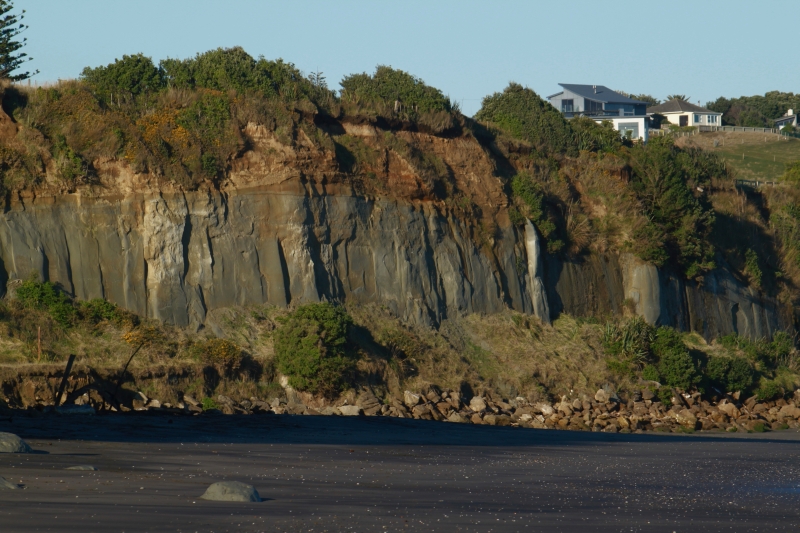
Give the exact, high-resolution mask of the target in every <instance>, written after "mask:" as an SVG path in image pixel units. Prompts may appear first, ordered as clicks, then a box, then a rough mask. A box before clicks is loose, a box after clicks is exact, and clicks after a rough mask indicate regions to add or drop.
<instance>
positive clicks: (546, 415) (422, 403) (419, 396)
mask: <svg viewBox="0 0 800 533" xmlns="http://www.w3.org/2000/svg"><path fill="white" fill-rule="evenodd" d="M285 392H286V394H285V395H284V396H282V397H273V398H270V399H259V398H255V397H252V398H250V399H243V400H234V399H232V398H230V397H228V396H224V395H218V396H216V397H214V398H206V399H204V400H203V401H199V400H197V399H195V398H194V397H192V396H191V395H190V394H183V395H182V401H180V402H178V403H177V404H175V405H172V404H170V403H166V402H161V401H159V400H156V399H151V398H147V397H146V396H145V395H144V394H142V393H137V399H135V400H134V401H133V403H132V405H131V406H130V408H123V410H124V411H131V410H133V411H158V412H162V413H164V414H176V415H179V414H185V415H198V414H214V413H216V414H226V415H234V414H241V415H254V414H272V415H283V414H290V415H338V416H391V417H397V418H412V419H418V420H436V421H446V422H454V423H466V424H482V425H491V426H512V427H523V428H539V429H569V430H580V431H602V432H607V433H631V432H644V431H664V432H691V431H695V430H706V431H708V430H718V431H756V432H760V431H768V430H778V429H788V428H797V427H800V390H798V391H796V392H795V393H794V395H793V396H792V397H790V398H788V399H787V398H780V399H777V400H771V401H761V400H759V399H758V398H757V397H756V396H752V397H749V398H742V397H741V394H740V393H729V394H724V395H721V396H719V397H717V398H715V399H713V400H708V399H705V398H703V397H702V396H701V395H700V394H699V393H697V392H695V393H692V394H689V393H685V392H681V391H676V390H673V391H672V395H671V398H670V400H669V402H665V401H661V400H660V399H659V396H656V395H655V393H654V392H653V391H652V390H650V389H643V390H641V391H636V392H634V393H632V394H630V395H629V397H627V398H620V397H619V396H618V395H617V394H616V393H614V392H611V391H606V390H604V389H600V390H598V391H597V392H596V394H595V395H594V397H588V396H587V395H579V396H577V397H567V396H563V397H562V398H561V399H560V400H559V401H556V402H547V401H529V400H528V399H527V398H523V397H516V398H511V399H507V398H500V397H498V396H493V395H491V394H488V393H487V394H484V395H478V396H473V397H470V398H467V397H465V396H463V395H462V394H461V393H460V392H458V391H453V390H440V389H438V388H435V387H430V388H429V389H428V390H426V391H421V392H413V391H408V390H406V391H404V392H403V395H402V396H399V395H388V396H386V397H384V398H382V399H381V398H378V397H377V396H376V395H375V394H374V393H373V392H372V391H371V390H369V389H364V390H362V391H361V392H360V393H359V394H358V395H351V397H352V398H355V401H354V402H349V401H348V400H343V401H342V402H340V403H335V402H334V403H332V404H329V403H326V402H322V401H319V400H318V399H316V400H315V401H314V402H313V403H314V405H308V404H307V403H304V402H303V400H302V397H301V395H300V394H298V393H296V392H295V391H293V390H292V389H291V388H287V390H286V391H285ZM660 396H661V398H662V399H663V398H665V396H666V395H660ZM309 403H312V402H309ZM38 407H39V408H40V410H41V409H51V408H49V407H46V406H38ZM57 412H59V411H57Z"/></svg>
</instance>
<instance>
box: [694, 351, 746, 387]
mask: <svg viewBox="0 0 800 533" xmlns="http://www.w3.org/2000/svg"><path fill="white" fill-rule="evenodd" d="M705 373H706V376H707V377H708V379H709V380H711V382H712V383H713V384H714V385H716V386H717V387H719V388H721V389H723V392H734V391H747V390H749V389H750V387H751V386H752V385H753V380H754V379H755V370H754V369H753V367H752V365H751V364H750V363H749V362H748V361H747V360H746V359H744V358H742V357H712V358H710V359H709V360H708V364H707V365H706V369H705Z"/></svg>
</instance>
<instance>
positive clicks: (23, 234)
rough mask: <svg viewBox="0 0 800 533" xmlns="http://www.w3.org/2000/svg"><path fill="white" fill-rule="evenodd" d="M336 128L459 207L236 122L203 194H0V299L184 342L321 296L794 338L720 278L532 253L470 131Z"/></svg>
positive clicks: (406, 178) (413, 319)
mask: <svg viewBox="0 0 800 533" xmlns="http://www.w3.org/2000/svg"><path fill="white" fill-rule="evenodd" d="M329 127H330V126H329ZM333 127H335V128H339V129H341V130H342V131H341V132H340V133H342V134H345V135H347V136H348V137H349V138H352V139H357V140H358V141H359V142H361V143H364V145H365V146H372V145H373V144H374V140H375V139H381V138H385V137H386V136H391V137H392V138H394V139H398V140H399V141H402V142H403V143H404V146H410V147H412V148H414V149H416V150H418V151H420V152H423V153H430V154H434V155H435V156H436V157H437V158H438V160H440V161H441V162H442V164H443V165H444V169H445V170H444V173H445V175H446V179H447V186H448V187H451V188H452V190H453V191H457V192H458V193H459V194H460V196H458V197H459V198H464V199H467V200H468V201H469V203H470V204H471V206H470V208H469V209H466V210H465V209H464V208H463V207H462V206H460V204H458V203H453V202H446V201H443V200H441V199H440V198H438V197H437V195H436V194H435V189H436V187H439V186H441V183H437V181H436V180H435V179H432V178H431V177H430V175H429V174H430V173H428V174H426V172H425V171H424V169H421V168H420V165H419V164H418V163H415V161H414V160H413V159H412V158H411V157H409V156H408V154H407V153H405V152H403V151H402V150H399V149H382V150H378V149H377V148H376V149H375V153H376V154H377V156H376V157H375V158H374V161H373V162H372V163H371V165H372V166H371V167H370V168H372V169H373V170H375V172H373V173H371V174H369V175H370V176H372V179H373V181H374V182H375V183H370V182H367V183H355V182H352V181H348V180H346V179H343V178H342V174H341V172H340V171H339V169H338V166H337V154H336V153H335V151H334V150H331V149H330V148H326V147H324V146H319V145H318V144H315V143H314V142H312V140H311V139H309V138H308V136H306V135H305V134H304V133H303V131H302V130H299V132H298V134H297V138H296V139H295V142H292V143H289V144H286V143H284V142H281V141H280V140H279V139H278V137H276V135H275V134H274V133H273V132H271V131H268V130H267V129H266V128H264V127H262V126H259V125H255V124H250V125H248V126H247V128H245V130H244V132H243V135H244V136H245V137H246V141H247V142H246V143H245V145H246V146H247V148H246V149H245V150H243V151H242V153H240V154H238V155H237V156H236V158H235V159H234V160H232V161H231V163H230V172H229V173H228V177H227V178H226V179H225V180H224V181H223V182H221V183H218V184H212V183H203V184H201V185H200V186H199V187H197V188H192V189H183V188H181V187H179V186H177V185H175V184H173V183H170V182H167V181H165V180H162V179H159V178H158V177H157V176H153V175H150V174H146V173H136V172H134V171H133V170H132V169H131V167H130V166H129V165H128V164H127V163H126V162H125V161H122V160H116V159H103V160H97V161H95V162H94V163H93V165H94V168H95V169H96V172H97V179H96V180H95V181H94V182H92V183H88V184H84V185H79V186H76V187H73V188H71V189H69V190H64V189H63V188H60V187H59V186H58V184H57V183H55V181H53V180H50V181H49V183H47V184H45V185H42V186H39V187H36V188H29V189H23V190H20V191H16V192H14V193H11V194H10V195H9V197H8V199H7V202H6V207H5V210H4V212H3V214H2V224H0V258H1V259H2V264H0V277H2V279H1V280H0V281H2V286H6V285H7V284H10V285H11V286H13V283H14V280H18V279H21V278H25V277H27V276H28V275H30V274H31V273H36V274H38V275H39V276H41V277H42V278H43V279H46V280H51V281H53V282H57V283H59V284H61V285H62V286H63V287H64V289H65V290H67V291H68V292H70V293H72V294H74V295H75V296H76V297H78V298H81V299H90V298H106V299H108V300H110V301H112V302H114V303H117V304H119V305H121V306H123V307H125V308H127V309H129V310H131V311H133V312H136V313H138V314H140V315H143V316H147V317H151V318H156V319H159V320H164V321H167V322H170V323H174V324H176V325H180V326H189V327H191V328H199V327H201V326H202V325H203V324H204V323H205V322H206V316H207V314H208V312H209V311H211V310H214V309H218V308H224V307H230V306H247V305H251V304H272V305H276V306H287V305H291V304H299V303H304V302H313V301H319V300H323V299H326V300H337V301H342V302H345V303H347V302H358V303H370V302H372V303H379V304H381V305H384V306H386V307H388V308H389V309H390V310H391V311H392V312H393V313H395V314H396V315H397V316H399V317H401V318H402V319H403V320H405V321H407V322H409V323H416V324H428V325H436V324H438V323H439V322H441V321H442V320H444V319H446V318H447V317H453V316H458V315H462V314H466V313H483V314H488V313H496V312H499V311H501V310H502V309H504V308H506V307H508V308H512V309H515V310H517V311H520V312H524V313H529V314H537V315H538V316H540V318H542V319H543V320H544V321H548V320H550V319H554V318H557V317H558V315H559V314H560V313H564V312H566V313H570V314H573V315H577V316H590V315H592V316H599V315H602V314H613V315H618V314H621V313H623V312H624V311H625V310H626V309H627V310H629V311H631V312H635V313H636V314H639V315H641V316H643V317H645V318H646V319H647V320H648V321H649V322H651V323H658V324H667V325H672V326H675V327H678V328H681V329H684V330H693V331H697V332H698V333H700V334H702V335H703V336H705V337H706V338H714V337H717V336H719V335H723V334H726V333H731V332H738V333H741V334H744V335H747V336H750V337H753V338H758V337H770V336H771V335H772V333H773V332H774V331H776V330H777V329H779V328H790V327H791V322H790V318H788V317H789V315H790V313H788V312H787V311H786V310H785V309H784V310H782V308H781V306H780V305H779V304H778V302H777V301H775V300H774V299H771V298H769V297H766V296H764V295H763V294H760V293H758V292H757V291H755V290H754V289H752V288H751V287H748V286H747V285H745V284H744V283H742V282H741V281H738V280H737V278H736V277H735V276H734V275H733V274H732V273H731V272H730V271H729V270H728V269H726V268H725V267H724V266H723V267H722V268H718V269H717V270H715V271H713V272H712V273H711V274H710V275H707V276H705V277H704V280H703V282H702V283H698V282H689V281H685V280H683V279H682V278H681V277H680V276H677V275H675V274H673V273H671V272H670V271H669V270H668V269H657V268H656V267H654V266H652V265H648V264H646V263H643V262H642V261H640V260H638V259H636V258H634V257H633V256H631V255H628V254H622V255H620V254H617V253H613V252H608V253H605V254H593V255H589V256H587V257H585V258H584V259H582V260H579V261H578V260H576V261H566V260H562V259H558V258H556V257H555V256H552V255H547V254H543V255H544V257H539V255H540V253H539V240H538V239H539V237H538V236H537V233H536V230H535V229H534V228H533V226H531V225H530V224H528V226H527V227H523V228H522V229H521V230H520V229H518V228H517V227H515V226H514V225H512V224H511V222H510V221H509V216H508V213H507V202H508V197H507V193H506V192H505V191H506V184H505V181H504V178H502V177H500V174H501V173H500V172H498V168H499V167H500V166H501V165H502V162H501V161H498V159H497V156H496V155H495V154H494V153H493V152H492V151H491V150H489V149H488V148H487V147H486V146H484V145H482V144H481V142H479V141H478V140H476V139H475V138H474V137H472V136H470V135H467V134H460V135H455V136H453V135H451V136H443V135H439V136H437V135H433V134H426V133H420V132H414V131H393V132H386V131H382V130H381V129H380V128H376V127H375V125H372V124H351V123H340V124H335V125H333ZM451 196H453V195H451Z"/></svg>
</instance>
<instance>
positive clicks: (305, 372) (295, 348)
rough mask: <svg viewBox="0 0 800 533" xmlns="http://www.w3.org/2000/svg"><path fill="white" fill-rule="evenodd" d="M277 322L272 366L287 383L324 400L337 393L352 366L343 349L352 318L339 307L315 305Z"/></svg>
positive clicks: (345, 381)
mask: <svg viewBox="0 0 800 533" xmlns="http://www.w3.org/2000/svg"><path fill="white" fill-rule="evenodd" d="M280 322H281V323H282V325H281V327H280V328H278V330H277V331H276V332H275V363H276V366H277V368H278V371H279V372H281V373H282V374H285V375H286V376H287V377H288V378H289V384H290V385H291V386H292V387H294V388H296V389H299V390H304V391H308V392H312V393H315V394H322V395H325V396H328V397H331V396H334V395H335V394H337V393H338V392H340V391H341V390H342V389H343V388H344V387H345V385H346V383H347V379H346V378H347V375H348V374H350V373H351V372H352V371H353V369H354V366H355V365H354V361H353V358H352V357H351V355H350V354H349V353H348V350H347V349H346V343H347V333H348V330H349V328H350V326H351V325H352V323H353V319H352V318H351V317H350V316H349V315H348V314H347V312H345V310H344V309H343V308H341V307H339V306H336V305H333V304H330V303H318V304H309V305H304V306H301V307H299V308H297V310H295V311H294V312H292V313H290V314H289V315H287V316H286V317H283V318H281V319H280Z"/></svg>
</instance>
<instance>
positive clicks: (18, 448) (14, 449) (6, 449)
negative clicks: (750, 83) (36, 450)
mask: <svg viewBox="0 0 800 533" xmlns="http://www.w3.org/2000/svg"><path fill="white" fill-rule="evenodd" d="M32 451H33V450H32V449H31V447H30V446H28V443H26V442H25V441H24V440H22V439H21V438H19V437H17V436H16V435H14V434H13V433H2V432H0V453H31V452H32Z"/></svg>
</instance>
